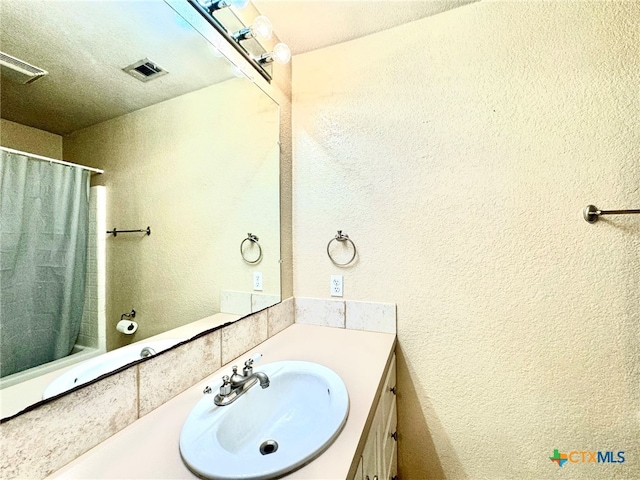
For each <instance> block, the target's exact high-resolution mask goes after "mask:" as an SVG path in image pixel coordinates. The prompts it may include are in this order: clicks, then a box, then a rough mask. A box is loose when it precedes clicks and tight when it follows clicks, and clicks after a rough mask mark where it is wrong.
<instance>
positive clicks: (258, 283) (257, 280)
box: [253, 272, 262, 292]
mask: <svg viewBox="0 0 640 480" xmlns="http://www.w3.org/2000/svg"><path fill="white" fill-rule="evenodd" d="M253 289H254V290H256V291H259V292H261V291H262V272H253Z"/></svg>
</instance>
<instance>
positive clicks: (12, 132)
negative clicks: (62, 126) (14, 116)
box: [0, 120, 62, 159]
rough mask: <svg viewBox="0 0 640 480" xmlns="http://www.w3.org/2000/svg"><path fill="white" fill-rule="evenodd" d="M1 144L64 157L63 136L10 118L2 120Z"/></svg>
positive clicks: (0, 127)
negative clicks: (12, 120) (11, 120)
mask: <svg viewBox="0 0 640 480" xmlns="http://www.w3.org/2000/svg"><path fill="white" fill-rule="evenodd" d="M0 145H2V146H3V147H8V148H14V149H16V150H22V151H23V152H27V153H35V154H36V155H42V156H45V157H50V158H57V159H62V137H61V136H60V135H56V134H54V133H50V132H45V131H44V130H38V129H37V128H33V127H28V126H26V125H21V124H19V123H15V122H10V121H9V120H0Z"/></svg>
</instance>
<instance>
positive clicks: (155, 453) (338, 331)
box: [47, 324, 397, 480]
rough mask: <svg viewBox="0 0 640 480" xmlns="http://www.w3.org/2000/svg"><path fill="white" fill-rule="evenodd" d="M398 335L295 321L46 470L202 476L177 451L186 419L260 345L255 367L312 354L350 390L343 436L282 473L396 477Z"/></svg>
mask: <svg viewBox="0 0 640 480" xmlns="http://www.w3.org/2000/svg"><path fill="white" fill-rule="evenodd" d="M395 343H396V337H395V335H394V334H389V333H379V332H368V331H362V330H349V329H342V328H330V327H323V326H316V325H303V324H293V325H291V326H289V327H287V328H286V329H284V330H282V331H281V332H279V333H277V334H276V335H274V336H272V337H271V338H269V339H268V340H266V341H265V342H263V343H261V344H260V345H258V346H257V347H255V348H253V349H251V350H250V351H248V352H246V353H244V354H242V355H240V356H239V357H238V358H236V359H235V360H232V361H231V362H228V363H227V364H225V365H224V366H223V367H222V368H221V369H220V370H218V371H216V372H214V373H213V374H212V375H210V376H208V377H207V378H205V379H204V380H202V381H200V382H198V383H196V384H195V385H193V386H192V387H190V388H188V389H187V390H185V391H184V392H182V393H181V394H179V395H177V396H175V397H174V398H172V399H171V400H169V401H167V402H166V403H164V404H162V405H161V406H159V407H158V408H156V409H155V410H152V411H151V412H150V413H148V414H146V415H144V416H143V417H141V418H140V419H139V420H137V421H135V422H134V423H132V424H131V425H129V426H128V427H127V428H125V429H123V430H121V431H120V432H119V433H117V434H115V435H113V436H112V437H110V438H108V439H107V440H106V441H104V442H102V443H100V444H99V445H97V446H96V447H94V448H93V449H92V450H89V451H88V452H86V453H85V454H84V455H82V456H80V457H78V458H77V459H76V460H74V461H73V462H71V463H69V464H68V465H66V466H65V467H63V468H62V469H60V470H58V471H57V472H54V473H53V474H52V475H50V476H49V477H47V478H65V479H73V478H76V479H83V478H104V479H107V478H109V479H119V478H136V479H143V478H158V479H159V478H164V479H177V478H180V479H183V478H198V477H196V476H195V475H194V474H193V473H192V472H191V471H190V470H189V469H188V468H187V467H186V466H185V464H184V463H183V461H182V459H181V457H180V451H179V447H178V442H179V438H180V433H181V430H182V427H183V425H184V423H185V420H186V419H187V417H188V415H189V413H190V412H191V410H192V409H193V407H194V406H195V405H196V404H197V403H198V402H199V401H200V400H201V399H202V396H203V390H204V389H205V388H206V387H207V386H211V388H212V389H214V390H215V389H216V388H217V387H218V386H219V385H220V379H221V377H222V376H223V375H229V374H230V372H231V366H232V365H239V366H241V365H242V364H243V363H244V361H245V360H246V359H248V358H250V357H252V356H253V355H255V354H257V353H261V354H262V359H261V360H260V362H258V363H257V364H255V366H254V369H255V371H256V372H257V371H260V368H261V365H267V364H268V363H271V362H279V361H290V360H294V361H307V362H314V363H318V364H321V365H324V366H326V367H328V368H330V369H331V370H333V371H334V372H336V373H337V374H338V375H339V376H340V377H341V379H342V380H343V381H344V384H345V385H346V387H347V390H348V393H349V414H348V417H347V420H346V423H345V424H344V427H343V429H342V431H341V433H340V434H339V436H338V437H337V438H336V439H335V441H334V442H333V443H332V444H331V445H330V446H329V447H328V448H327V449H326V450H325V451H324V452H323V453H321V454H320V455H319V456H318V457H317V458H315V459H314V460H312V461H311V462H310V463H308V464H307V465H305V466H303V467H302V468H300V469H298V470H296V471H294V472H292V473H291V474H289V475H287V476H285V477H282V478H291V479H317V480H320V479H322V480H327V479H357V480H366V479H369V480H374V479H376V478H377V479H378V480H382V479H383V478H388V479H394V478H397V477H396V475H397V473H396V469H397V468H396V460H395V458H396V443H397V434H395V433H396V430H395V427H396V418H397V416H396V401H395V354H394V349H395ZM179 348H184V346H183V347H179ZM175 368H176V369H179V368H180V365H176V367H175ZM254 388H257V389H259V387H254ZM257 393H258V394H259V393H260V391H259V390H258V391H257ZM210 397H211V402H212V404H213V396H210ZM282 401H286V399H282ZM225 408H226V407H225ZM394 434H395V435H394Z"/></svg>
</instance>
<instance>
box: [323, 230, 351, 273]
mask: <svg viewBox="0 0 640 480" xmlns="http://www.w3.org/2000/svg"><path fill="white" fill-rule="evenodd" d="M336 240H337V241H338V242H349V243H350V244H351V246H352V247H353V255H352V256H351V258H350V259H349V260H348V261H347V262H345V263H338V262H336V261H335V260H334V259H333V257H332V256H331V252H330V251H329V248H330V247H331V243H332V242H335V241H336ZM357 252H358V251H357V249H356V244H355V243H353V240H351V239H350V238H349V235H347V234H346V233H342V230H338V234H337V235H336V236H335V237H334V238H332V239H331V240H329V243H328V244H327V255H328V256H329V259H330V260H331V262H332V263H333V264H334V265H335V266H336V267H346V266H347V265H349V264H350V263H351V262H353V261H354V260H355V258H356V254H357Z"/></svg>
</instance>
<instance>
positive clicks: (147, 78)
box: [0, 0, 280, 417]
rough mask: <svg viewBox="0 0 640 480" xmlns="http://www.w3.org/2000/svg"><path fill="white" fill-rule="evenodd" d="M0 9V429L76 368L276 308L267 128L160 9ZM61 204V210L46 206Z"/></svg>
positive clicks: (267, 112) (260, 109)
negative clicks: (67, 195) (65, 193)
mask: <svg viewBox="0 0 640 480" xmlns="http://www.w3.org/2000/svg"><path fill="white" fill-rule="evenodd" d="M0 7H1V8H2V12H1V14H2V18H3V28H2V33H1V37H0V45H1V50H2V52H3V53H4V54H6V55H7V56H9V57H10V58H7V57H3V58H4V60H3V63H2V77H1V79H0V86H1V89H2V109H1V110H0V111H1V114H2V120H1V122H2V123H1V125H0V143H1V144H2V146H3V147H8V148H10V149H14V150H18V151H20V152H23V153H20V154H16V153H7V152H3V153H2V159H1V160H0V162H1V163H0V168H1V170H0V174H1V175H0V181H1V182H2V188H1V190H2V193H0V195H2V209H3V210H2V225H1V227H2V228H1V229H0V252H1V253H0V255H1V256H0V267H1V268H0V288H1V290H0V331H1V332H2V333H1V334H0V339H1V340H2V342H3V344H2V349H1V350H0V360H1V362H0V373H1V374H2V378H1V379H0V386H1V387H2V392H1V393H2V405H3V411H2V417H6V416H9V415H12V414H14V413H17V412H18V411H20V410H22V409H23V408H25V407H26V406H28V405H29V404H31V403H35V402H37V401H39V400H41V399H42V395H43V391H44V390H45V389H46V387H47V386H49V385H50V384H51V383H52V382H53V381H54V380H55V379H57V378H59V377H61V376H62V375H63V374H64V373H65V371H68V370H70V369H73V368H76V369H77V368H78V365H79V363H78V361H84V362H85V363H80V364H81V365H82V364H84V365H86V364H91V365H96V366H98V365H99V367H96V368H98V370H99V371H100V372H101V373H100V374H102V373H104V372H105V369H106V371H109V370H111V369H113V368H118V367H119V366H120V365H121V364H118V362H124V364H126V363H129V362H131V361H135V360H137V359H139V358H140V356H145V355H153V354H156V353H157V351H156V349H155V348H153V347H152V345H153V346H156V347H157V346H158V345H169V346H170V345H172V344H173V343H175V342H178V341H183V340H186V339H188V338H191V337H192V336H193V335H195V334H197V333H200V332H201V331H203V330H206V329H209V328H212V327H214V326H217V325H221V324H224V323H227V322H229V321H233V320H236V319H238V318H240V317H241V316H243V315H246V314H248V313H250V312H251V311H257V310H260V309H262V308H265V307H267V306H270V305H273V304H275V303H277V302H279V301H280V263H279V260H280V238H279V235H280V227H279V144H278V136H279V123H278V121H279V120H278V118H279V116H278V105H277V104H276V103H275V102H274V101H273V100H272V99H271V98H269V97H268V96H267V95H266V94H265V93H264V92H263V91H262V90H261V89H259V88H258V87H257V86H256V85H254V84H253V83H251V82H250V81H249V80H247V79H246V78H241V77H238V76H237V75H238V73H237V72H236V70H235V67H234V66H233V65H232V64H231V63H230V62H228V61H227V60H226V59H225V58H223V57H222V56H221V55H220V54H219V53H218V51H217V50H216V49H215V48H214V47H213V46H212V45H211V44H210V43H208V42H207V41H206V40H205V39H204V38H203V37H202V36H201V35H200V34H199V33H198V32H196V31H195V30H194V29H193V28H192V27H191V26H190V25H189V24H188V23H187V22H186V21H185V20H184V19H182V17H180V16H179V15H178V14H177V13H176V12H174V11H173V10H172V9H171V7H170V6H169V5H168V4H166V3H165V2H164V1H162V0H149V1H143V2H128V1H121V2H113V1H93V2H78V1H68V2H67V1H61V2H48V1H30V2H24V1H22V0H3V1H2V2H1V3H0ZM43 11H46V12H47V14H46V15H42V14H41V12H43ZM52 25H55V26H56V27H55V28H51V26H52ZM26 32H28V34H27V33H26ZM12 58H13V59H17V60H20V61H22V62H26V63H28V64H29V65H32V66H34V67H37V68H39V69H41V70H43V71H45V72H46V74H43V75H41V76H39V78H36V79H33V78H32V77H33V76H34V75H33V73H29V72H26V73H25V71H24V70H28V69H25V67H24V64H14V65H7V64H10V63H11V62H13V60H12ZM5 60H6V61H5ZM127 67H130V68H129V70H131V71H132V72H133V73H127V72H126V71H125V70H126V69H127ZM30 75H31V76H30ZM36 76H37V75H36ZM38 155H40V156H45V157H49V158H54V159H64V160H65V161H67V162H73V163H76V164H80V165H85V166H89V167H93V168H97V169H101V170H103V171H104V173H102V174H89V173H88V172H86V171H84V173H82V172H81V173H77V172H79V171H80V170H79V169H78V168H75V167H69V166H62V165H56V164H54V163H49V162H43V161H41V160H37V159H36V158H35V156H38ZM21 169H22V170H21ZM23 170H24V172H26V171H27V170H29V175H34V176H33V177H31V176H29V177H28V178H27V177H26V176H24V175H22V174H21V173H20V172H22V171H23ZM31 170H33V171H34V172H31ZM66 172H72V174H73V175H75V176H80V177H83V176H84V177H86V178H88V177H89V176H91V180H90V181H91V187H90V188H89V186H88V185H86V182H87V180H86V178H85V179H84V180H83V179H82V178H80V179H79V182H80V183H78V186H75V187H69V185H70V184H69V181H65V180H61V179H62V178H63V177H64V176H65V175H66ZM25 175H26V173H25ZM56 182H57V183H56ZM60 182H62V184H63V186H65V187H64V188H63V187H61V186H60ZM65 182H66V183H65ZM82 182H85V183H82ZM35 185H38V188H37V190H38V195H37V196H36V197H37V198H36V199H35V200H34V198H33V197H34V195H33V192H34V191H35V190H36V189H35V187H34V186H35ZM65 188H66V189H67V190H71V191H73V192H75V195H76V197H78V198H77V199H76V200H74V201H77V203H78V206H73V205H75V204H73V202H71V203H72V205H71V206H66V205H65V204H68V203H70V200H68V199H65V200H64V201H63V200H62V198H63V197H62V196H61V195H62V194H55V195H53V196H46V195H49V194H51V192H56V191H58V190H60V189H63V190H64V189H65ZM87 191H89V193H88V194H86V192H87ZM83 192H84V193H83ZM85 197H86V198H85ZM23 198H28V199H31V200H30V201H29V202H25V201H23V200H19V199H23ZM18 205H19V206H20V208H15V211H12V212H11V213H9V210H6V209H8V208H10V207H12V208H13V207H16V206H18ZM29 205H31V206H29ZM43 205H44V206H45V207H48V208H42V206H43ZM23 206H24V208H23ZM5 210H6V211H5ZM74 212H80V213H77V214H76V213H74ZM83 212H84V213H83ZM30 224H35V226H36V227H38V226H40V227H42V226H44V227H43V229H41V230H40V231H38V230H37V229H36V231H34V232H31V231H27V230H23V229H25V228H26V227H28V226H30ZM147 228H148V229H149V231H148V232H147ZM114 229H115V230H116V235H114V234H113V233H110V234H107V231H111V232H113V230H114ZM124 230H140V231H137V232H135V231H134V232H128V233H125V232H123V231H124ZM148 233H150V234H148ZM69 238H72V241H71V245H68V243H69V242H68V240H69ZM27 247H29V248H27ZM25 251H30V252H31V253H29V254H23V253H24V252H25ZM69 252H73V253H74V254H73V255H72V254H71V253H69ZM72 265H73V266H74V268H71V266H72ZM29 272H30V274H28V273H29ZM79 278H81V279H82V281H79V280H78V279H79ZM70 285H71V286H72V287H73V288H72V287H70ZM69 290H72V293H69V294H67V291H69ZM25 292H26V293H25ZM61 337H62V338H63V341H60V338H61ZM9 342H12V343H9ZM138 342H139V345H138ZM145 342H149V345H146V346H145V345H144V344H145ZM154 342H155V343H154ZM5 343H6V345H5ZM132 344H133V345H134V348H131V347H129V345H132ZM136 345H138V346H139V347H140V349H139V351H138V348H137V347H136ZM125 346H127V348H122V347H125ZM158 348H159V347H158ZM162 348H166V347H162ZM119 349H120V350H119ZM143 350H144V354H143ZM116 351H122V352H125V351H127V352H128V351H131V352H133V358H131V357H127V356H124V355H120V356H119V357H118V358H120V357H122V358H123V360H118V361H117V362H115V363H114V358H115V357H116V353H114V352H116ZM11 352H13V354H12V353H11ZM105 352H106V353H105ZM44 353H46V355H45V354H44ZM103 360H104V361H103ZM76 371H77V370H74V372H76ZM79 378H80V377H79V376H78V375H75V378H74V379H72V382H73V381H74V380H75V381H80V380H78V379H79ZM72 386H73V385H72ZM16 399H19V400H16Z"/></svg>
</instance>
